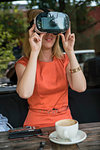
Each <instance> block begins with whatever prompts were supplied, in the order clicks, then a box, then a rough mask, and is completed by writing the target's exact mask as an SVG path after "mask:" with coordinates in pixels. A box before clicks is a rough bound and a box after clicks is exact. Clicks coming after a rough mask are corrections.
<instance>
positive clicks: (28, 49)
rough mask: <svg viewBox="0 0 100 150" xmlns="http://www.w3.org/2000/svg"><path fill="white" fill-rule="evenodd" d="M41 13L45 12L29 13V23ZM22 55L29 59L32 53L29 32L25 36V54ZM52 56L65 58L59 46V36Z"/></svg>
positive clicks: (39, 10)
mask: <svg viewBox="0 0 100 150" xmlns="http://www.w3.org/2000/svg"><path fill="white" fill-rule="evenodd" d="M41 12H43V11H42V10H41V9H32V10H29V11H28V12H27V20H28V23H30V22H31V21H32V20H33V19H34V18H35V17H36V16H37V15H38V14H40V13H41ZM22 53H23V55H24V56H25V57H28V58H29V56H30V53H31V47H30V43H29V32H28V31H27V33H26V35H25V39H24V43H23V52H22ZM52 54H53V55H52V57H53V56H56V57H57V58H61V57H62V56H63V52H62V49H61V47H60V45H59V35H57V38H56V41H55V43H54V46H53V48H52Z"/></svg>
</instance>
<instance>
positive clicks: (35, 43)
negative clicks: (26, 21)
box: [29, 24, 45, 54]
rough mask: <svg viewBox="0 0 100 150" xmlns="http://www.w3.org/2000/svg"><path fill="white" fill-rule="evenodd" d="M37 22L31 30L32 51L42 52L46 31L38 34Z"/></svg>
mask: <svg viewBox="0 0 100 150" xmlns="http://www.w3.org/2000/svg"><path fill="white" fill-rule="evenodd" d="M34 29H35V24H34V25H33V26H32V27H31V28H30V30H29V43H30V47H31V50H32V51H36V52H38V54H39V52H40V49H41V46H42V38H43V36H44V34H45V33H41V34H40V35H38V34H37V33H36V32H35V31H34Z"/></svg>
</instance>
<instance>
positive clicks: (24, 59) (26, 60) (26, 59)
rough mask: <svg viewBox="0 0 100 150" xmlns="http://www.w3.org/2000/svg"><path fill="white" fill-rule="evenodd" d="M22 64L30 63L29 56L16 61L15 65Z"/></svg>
mask: <svg viewBox="0 0 100 150" xmlns="http://www.w3.org/2000/svg"><path fill="white" fill-rule="evenodd" d="M18 63H20V64H22V65H24V66H27V63H28V58H27V57H21V58H20V59H19V60H18V61H16V63H15V67H16V64H18Z"/></svg>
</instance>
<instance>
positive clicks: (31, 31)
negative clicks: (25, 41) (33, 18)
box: [29, 24, 35, 36]
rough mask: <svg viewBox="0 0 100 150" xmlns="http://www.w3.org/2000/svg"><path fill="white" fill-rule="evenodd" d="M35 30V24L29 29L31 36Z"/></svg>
mask: <svg viewBox="0 0 100 150" xmlns="http://www.w3.org/2000/svg"><path fill="white" fill-rule="evenodd" d="M34 29H35V24H33V26H32V27H31V28H30V29H29V35H30V36H32V34H33V33H34Z"/></svg>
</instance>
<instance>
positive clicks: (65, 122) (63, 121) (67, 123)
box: [58, 119, 77, 126]
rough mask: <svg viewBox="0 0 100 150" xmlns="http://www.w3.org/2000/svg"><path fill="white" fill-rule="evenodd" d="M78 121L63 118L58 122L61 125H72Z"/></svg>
mask: <svg viewBox="0 0 100 150" xmlns="http://www.w3.org/2000/svg"><path fill="white" fill-rule="evenodd" d="M76 123H77V121H76V120H71V119H68V120H62V121H61V122H59V123H58V125H59V126H71V125H74V124H76Z"/></svg>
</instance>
